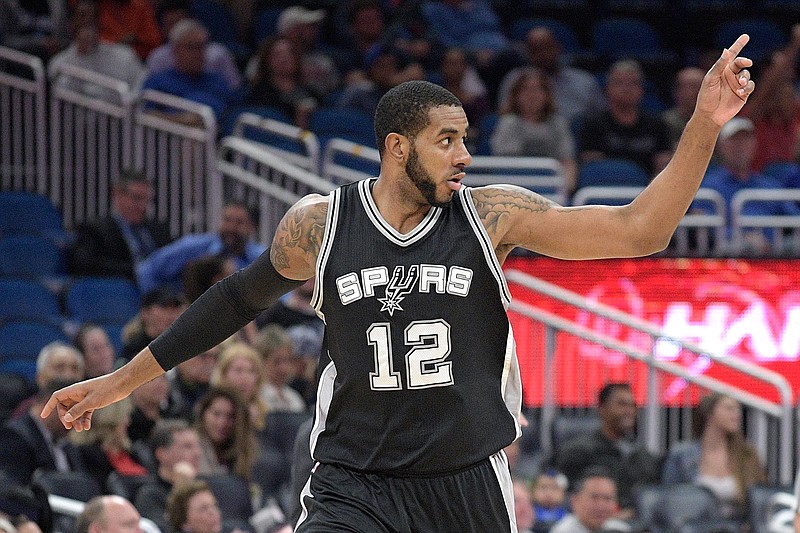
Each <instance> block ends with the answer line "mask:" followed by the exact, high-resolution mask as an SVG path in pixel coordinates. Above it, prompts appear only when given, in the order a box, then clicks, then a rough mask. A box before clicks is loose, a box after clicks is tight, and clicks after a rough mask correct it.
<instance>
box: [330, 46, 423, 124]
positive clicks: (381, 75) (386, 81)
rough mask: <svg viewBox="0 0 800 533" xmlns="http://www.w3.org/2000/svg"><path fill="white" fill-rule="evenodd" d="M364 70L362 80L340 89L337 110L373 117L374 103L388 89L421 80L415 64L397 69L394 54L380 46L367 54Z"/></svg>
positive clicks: (420, 69) (375, 107)
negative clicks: (350, 110) (406, 82)
mask: <svg viewBox="0 0 800 533" xmlns="http://www.w3.org/2000/svg"><path fill="white" fill-rule="evenodd" d="M364 67H365V68H366V79H363V80H361V81H358V82H355V83H352V84H350V85H349V86H347V87H346V88H345V89H344V92H343V93H342V95H341V96H340V97H339V101H338V102H337V105H336V107H338V108H339V109H356V110H358V111H361V112H362V113H365V114H367V115H369V116H370V117H371V116H374V115H375V109H377V107H378V101H379V100H380V99H381V97H382V96H383V95H384V94H386V92H387V91H388V90H389V89H391V88H392V87H394V86H396V85H398V84H400V83H402V82H404V81H410V80H422V79H425V71H424V70H422V67H421V66H420V65H419V64H417V63H410V64H408V65H406V66H404V67H401V66H400V58H399V57H398V54H397V53H396V51H394V50H393V49H392V48H390V47H387V46H384V45H380V44H378V45H375V46H374V47H373V48H371V49H370V50H369V52H367V54H366V56H365V58H364Z"/></svg>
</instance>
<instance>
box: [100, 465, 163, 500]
mask: <svg viewBox="0 0 800 533" xmlns="http://www.w3.org/2000/svg"><path fill="white" fill-rule="evenodd" d="M153 479H154V478H153V477H152V476H127V475H124V474H120V473H119V472H117V471H116V470H115V471H113V472H111V473H110V474H109V475H108V479H106V486H107V487H108V490H109V491H110V493H111V494H116V495H117V496H122V497H123V498H125V499H127V500H130V501H134V500H135V499H136V492H137V491H138V490H139V489H140V488H142V486H143V485H144V484H145V483H148V482H150V481H152V480H153Z"/></svg>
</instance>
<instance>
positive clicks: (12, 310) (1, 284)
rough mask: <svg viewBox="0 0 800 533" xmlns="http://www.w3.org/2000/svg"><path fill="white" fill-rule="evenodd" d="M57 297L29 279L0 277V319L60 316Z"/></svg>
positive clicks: (37, 318)
mask: <svg viewBox="0 0 800 533" xmlns="http://www.w3.org/2000/svg"><path fill="white" fill-rule="evenodd" d="M60 315H61V311H60V310H59V305H58V298H57V297H56V295H55V294H53V293H52V292H50V291H49V290H48V289H47V288H45V287H44V285H42V284H40V283H38V282H36V281H31V280H23V279H6V278H3V279H0V320H8V319H9V318H10V319H33V320H41V321H46V320H49V319H58V318H60Z"/></svg>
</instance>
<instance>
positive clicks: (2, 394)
mask: <svg viewBox="0 0 800 533" xmlns="http://www.w3.org/2000/svg"><path fill="white" fill-rule="evenodd" d="M35 392H36V386H35V385H34V384H33V382H32V381H30V380H29V379H28V378H27V377H25V376H22V375H20V374H16V373H11V372H2V373H0V424H2V423H3V421H5V420H6V419H7V418H8V417H9V415H10V414H11V413H12V412H13V411H14V408H15V407H16V406H17V404H19V402H21V401H22V400H24V399H25V398H27V397H29V396H31V395H32V394H34V393H35Z"/></svg>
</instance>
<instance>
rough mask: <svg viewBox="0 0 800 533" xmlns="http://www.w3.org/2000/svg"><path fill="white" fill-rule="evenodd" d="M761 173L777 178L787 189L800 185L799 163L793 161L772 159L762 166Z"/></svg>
mask: <svg viewBox="0 0 800 533" xmlns="http://www.w3.org/2000/svg"><path fill="white" fill-rule="evenodd" d="M762 174H766V175H767V176H771V177H773V178H775V179H777V180H778V181H780V182H781V185H783V186H784V187H786V188H788V189H796V188H798V187H800V164H798V163H795V162H793V161H774V162H772V163H770V164H768V165H767V166H765V167H764V170H762Z"/></svg>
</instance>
